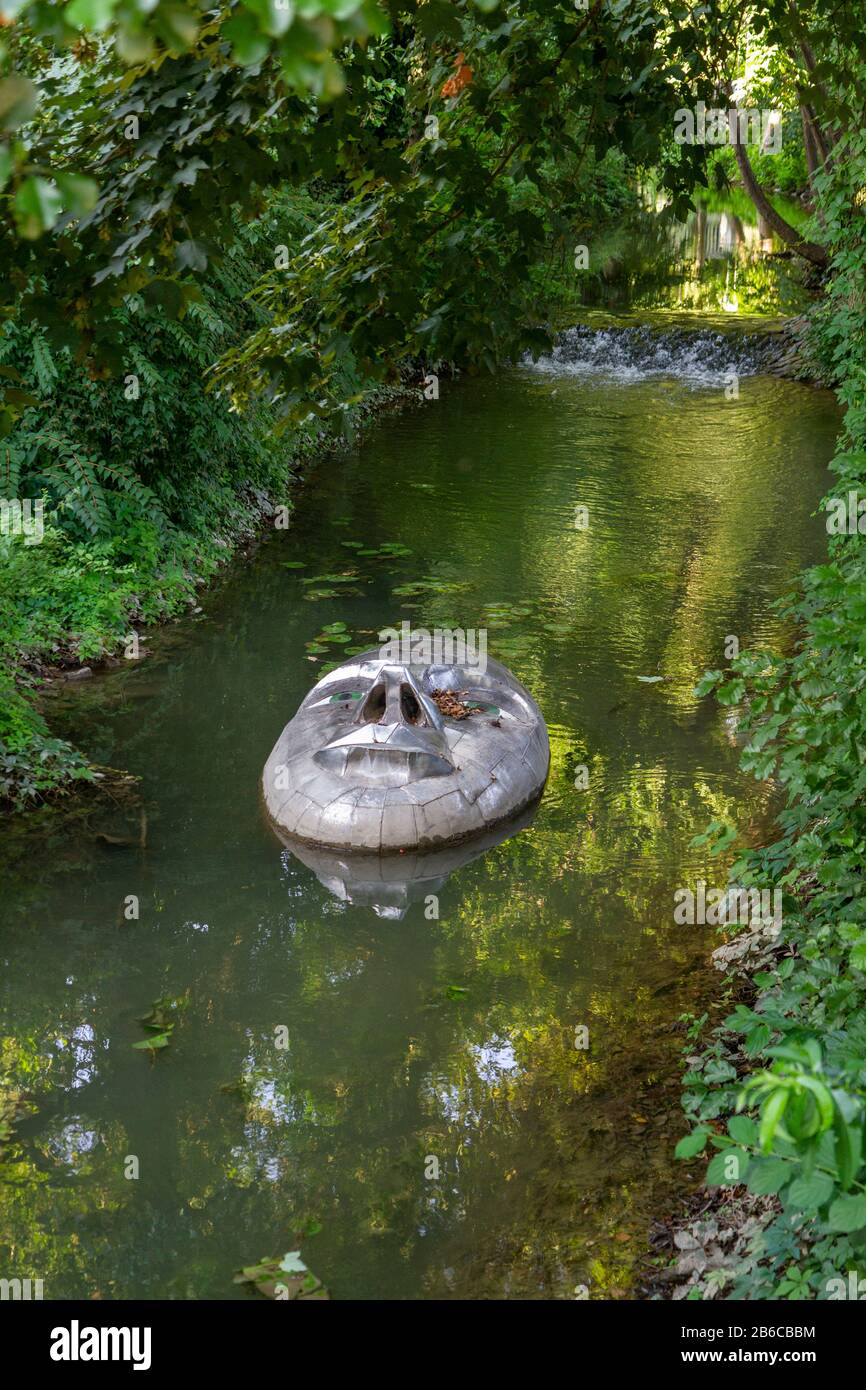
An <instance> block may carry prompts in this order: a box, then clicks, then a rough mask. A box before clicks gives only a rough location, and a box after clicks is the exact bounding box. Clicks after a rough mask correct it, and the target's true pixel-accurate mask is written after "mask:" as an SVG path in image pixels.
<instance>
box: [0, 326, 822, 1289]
mask: <svg viewBox="0 0 866 1390" xmlns="http://www.w3.org/2000/svg"><path fill="white" fill-rule="evenodd" d="M601 356H602V358H604V357H605V354H604V353H602V354H601ZM621 356H622V355H621V354H620V355H619V356H617V355H616V354H614V358H615V360H613V361H608V365H607V367H605V365H604V362H603V361H602V362H601V364H599V362H595V363H594V364H592V366H591V367H587V366H585V365H581V362H580V360H575V361H566V362H559V363H556V362H548V363H546V364H542V366H541V368H540V369H539V368H529V367H518V368H515V369H513V370H512V371H510V372H508V373H505V374H503V375H502V376H500V377H499V378H497V379H495V380H494V379H488V380H477V381H465V382H456V383H447V382H445V383H443V385H442V394H441V398H440V399H439V400H438V401H431V402H428V403H425V404H424V405H421V406H418V407H417V408H412V409H410V410H407V411H404V412H402V413H400V414H396V415H392V416H390V417H386V418H384V419H382V420H381V421H380V422H379V423H378V424H377V425H376V426H375V427H374V428H373V430H372V431H371V433H370V434H369V435H368V436H367V438H366V439H365V441H364V442H363V443H362V444H361V445H360V446H359V447H358V448H357V449H356V450H355V451H353V452H349V453H347V454H345V455H342V456H338V457H332V458H328V459H324V460H322V461H321V462H320V463H319V464H318V465H317V466H315V467H314V468H312V469H311V470H310V471H309V472H308V474H307V476H306V478H305V480H304V483H303V484H302V486H301V487H300V488H299V490H298V493H297V496H296V510H295V515H294V520H293V525H292V528H291V529H290V530H289V531H288V532H280V533H277V534H274V535H273V536H272V537H271V538H270V539H268V540H266V541H265V542H264V543H263V544H262V545H261V546H260V547H259V548H258V549H257V551H256V553H255V555H254V556H253V557H252V558H251V559H249V560H247V561H238V562H236V563H234V564H233V565H232V566H231V568H230V570H229V572H228V574H227V575H226V577H225V578H224V579H223V580H222V581H221V583H220V584H219V585H218V586H217V588H216V589H214V590H213V591H211V592H210V593H208V594H206V595H205V596H204V597H203V598H202V600H201V602H202V606H203V611H202V612H201V613H200V614H198V615H197V616H191V617H190V618H189V619H186V620H184V621H182V622H180V623H178V624H175V625H173V626H172V627H170V628H168V629H166V630H164V631H163V632H161V633H155V634H153V635H152V636H151V639H150V641H149V643H148V644H147V647H148V650H149V653H150V654H149V655H148V656H147V658H146V659H145V660H143V661H140V662H138V663H134V662H127V663H124V664H123V666H122V668H121V669H119V670H116V671H112V672H108V673H106V674H105V675H103V676H99V677H97V678H96V679H94V680H93V681H91V682H89V683H87V685H83V686H77V687H74V688H67V689H65V690H63V691H62V692H60V693H58V694H57V695H56V696H55V697H54V702H53V705H52V706H51V707H50V713H51V717H52V719H53V721H54V723H55V727H57V728H58V731H59V732H62V733H63V734H64V735H65V736H69V737H73V738H74V739H75V740H76V742H77V743H78V744H79V746H81V747H82V748H83V749H84V750H85V751H86V752H87V753H88V755H90V756H91V757H92V758H94V759H95V760H97V761H99V762H101V763H104V764H108V765H111V766H114V767H122V768H126V769H128V770H129V771H131V772H132V773H135V774H137V776H138V777H140V779H141V781H140V784H139V786H138V790H137V792H136V793H134V794H133V796H132V799H131V804H130V805H128V806H127V805H124V806H123V807H122V808H121V807H120V806H118V808H117V809H116V810H115V811H113V812H112V811H109V810H107V809H106V807H105V806H103V805H101V804H100V806H99V808H98V809H93V808H92V807H91V808H90V809H86V810H83V811H81V812H79V813H78V814H77V816H76V817H74V818H73V819H72V820H71V821H70V819H69V818H68V817H67V816H62V815H61V816H57V815H54V814H52V815H50V816H48V817H46V818H43V819H38V820H37V821H36V822H32V823H28V824H26V825H24V826H23V827H22V826H19V827H17V829H16V830H15V831H14V832H13V831H12V830H10V831H9V832H8V834H7V845H6V851H7V852H6V859H7V861H8V862H7V865H6V868H5V870H4V879H5V882H4V888H3V894H2V907H0V916H2V931H0V953H2V954H0V961H2V982H0V1040H2V1054H0V1055H2V1064H3V1071H4V1072H5V1074H6V1076H7V1078H8V1079H11V1080H12V1081H13V1082H14V1083H15V1084H18V1085H20V1086H22V1087H24V1088H25V1089H26V1090H27V1092H28V1093H29V1096H30V1097H31V1099H32V1102H33V1105H34V1106H35V1109H34V1110H33V1111H32V1112H31V1113H30V1114H29V1115H27V1116H25V1117H24V1119H23V1120H22V1121H21V1122H20V1124H19V1125H18V1128H17V1133H16V1137H15V1140H14V1142H13V1143H12V1145H11V1146H10V1147H9V1149H8V1150H7V1162H6V1165H5V1168H4V1170H3V1181H2V1183H0V1257H2V1258H0V1264H2V1267H3V1270H4V1273H5V1272H7V1271H8V1273H9V1275H10V1276H11V1275H13V1274H14V1275H18V1276H19V1277H22V1278H23V1277H27V1276H30V1277H34V1278H42V1279H43V1280H44V1286H45V1297H46V1298H59V1297H64V1296H72V1297H79V1298H89V1297H94V1296H97V1297H102V1298H113V1297H124V1298H125V1297H144V1298H160V1297H180V1298H200V1297H214V1298H232V1297H248V1296H249V1295H248V1294H247V1292H246V1291H245V1290H244V1289H243V1288H241V1287H238V1286H236V1285H233V1283H232V1277H233V1274H234V1272H235V1271H236V1270H237V1269H238V1268H239V1267H240V1266H242V1265H245V1264H249V1263H250V1262H251V1261H253V1260H255V1259H257V1258H259V1257H263V1256H272V1255H281V1254H283V1253H284V1252H286V1251H289V1250H296V1249H300V1250H301V1253H302V1257H303V1259H304V1260H305V1261H306V1263H307V1264H308V1266H309V1267H310V1268H311V1269H313V1270H314V1271H315V1273H316V1274H317V1275H318V1276H319V1277H320V1278H321V1279H322V1280H324V1282H325V1284H326V1285H327V1286H328V1287H329V1289H330V1290H331V1292H332V1295H333V1296H335V1297H338V1298H339V1297H344V1298H345V1297H353V1298H369V1299H384V1298H422V1297H445V1298H478V1297H519V1298H569V1297H573V1296H574V1289H575V1286H578V1285H580V1284H586V1285H587V1286H588V1287H589V1289H590V1293H591V1296H599V1295H603V1294H610V1293H613V1294H614V1296H618V1295H622V1296H631V1291H632V1290H633V1287H634V1285H633V1266H634V1261H635V1259H636V1257H638V1256H640V1254H641V1252H642V1251H643V1250H644V1248H645V1245H646V1239H647V1233H648V1230H649V1228H650V1224H651V1222H652V1220H653V1218H654V1216H656V1215H657V1214H658V1213H659V1212H662V1211H664V1209H665V1204H666V1203H668V1202H670V1201H671V1200H672V1199H673V1197H674V1196H675V1194H676V1193H677V1192H678V1191H681V1190H682V1188H683V1186H684V1185H685V1186H688V1185H689V1183H690V1182H691V1183H692V1184H693V1185H697V1183H698V1181H699V1180H700V1177H701V1171H700V1164H696V1165H686V1167H685V1172H684V1171H683V1165H682V1164H679V1165H675V1164H674V1162H673V1160H672V1158H671V1152H672V1149H673V1145H674V1143H675V1141H676V1139H677V1138H678V1137H679V1136H680V1134H681V1133H682V1130H683V1128H684V1126H683V1122H682V1118H681V1115H680V1111H679V1106H678V1080H679V1076H680V1073H681V1067H680V1063H679V1060H678V1055H679V1049H680V1048H681V1046H682V1034H681V1032H679V1031H677V1026H676V1023H677V1019H678V1017H679V1016H680V1015H681V1014H682V1013H683V1012H684V1011H689V1010H697V1011H700V1008H701V1005H702V1002H703V1001H705V1000H706V999H707V998H709V997H711V995H712V991H713V989H714V987H715V980H714V978H713V971H712V970H711V968H710V966H709V964H708V953H709V950H710V949H711V946H712V944H713V936H712V928H707V927H682V926H677V925H675V924H674V920H673V894H674V891H675V889H676V888H677V887H679V886H687V885H689V884H693V883H694V880H695V879H696V878H697V877H698V876H703V877H705V878H706V879H707V880H708V881H709V882H710V883H711V884H721V883H723V881H724V870H725V864H724V862H720V861H718V860H714V859H711V858H709V857H708V856H707V854H706V852H705V850H703V849H695V848H690V847H689V845H690V840H691V839H692V837H693V836H694V835H695V834H697V833H698V832H700V831H701V830H702V829H703V828H704V827H705V825H706V823H707V822H708V821H710V820H711V819H714V818H720V819H726V820H729V821H731V822H733V823H735V824H736V825H737V826H738V827H739V828H740V830H741V832H742V834H743V836H744V837H745V838H746V839H749V840H752V841H757V840H760V839H761V837H762V836H763V837H766V836H767V834H768V833H769V825H770V820H771V816H772V811H773V803H772V796H771V791H770V790H769V789H768V787H767V786H766V784H757V783H755V782H753V781H750V780H749V779H747V778H746V777H745V776H744V775H743V774H741V773H740V772H738V770H737V759H738V746H737V740H736V737H735V734H734V732H733V723H732V721H731V719H730V718H729V717H726V715H725V714H724V713H723V712H722V711H720V710H719V709H718V708H717V707H715V706H713V705H712V704H711V703H709V702H707V701H702V702H699V701H697V700H696V699H695V698H694V696H693V694H692V689H693V686H694V684H695V682H696V680H697V679H698V678H699V676H700V675H701V673H702V672H703V670H704V669H705V668H707V667H716V666H722V665H724V664H725V656H724V650H723V648H724V643H725V639H726V637H727V636H728V635H729V634H735V635H736V636H737V637H738V638H739V640H740V642H741V643H743V644H745V643H747V642H763V643H774V642H778V641H780V640H783V638H784V636H785V633H784V628H783V626H782V625H781V620H780V619H779V618H778V617H777V615H776V614H775V613H774V611H773V608H772V604H773V601H774V600H775V599H776V598H777V597H778V596H779V595H780V594H782V593H783V592H784V591H785V589H786V587H787V586H788V585H789V583H790V581H791V580H792V579H793V578H794V576H795V575H796V573H797V572H798V571H799V570H800V569H801V568H802V567H803V566H805V565H806V564H808V563H810V562H811V561H814V560H816V559H818V558H819V556H820V554H821V551H822V545H823V537H822V521H821V519H820V517H817V516H815V515H814V511H815V506H816V503H817V500H818V498H819V497H820V495H821V494H822V492H823V490H824V488H825V483H826V471H825V470H826V465H827V462H828V460H829V458H830V456H831V453H832V446H833V438H834V434H835V432H836V430H837V427H838V412H837V408H836V406H835V403H834V401H833V398H832V397H831V396H830V395H829V394H828V393H825V392H820V391H816V390H814V389H812V388H810V387H805V386H800V385H795V384H791V383H787V382H783V381H779V380H775V379H771V378H768V377H745V376H744V377H743V378H742V379H741V381H740V392H739V398H738V399H731V400H729V399H726V396H725V392H724V389H723V387H722V385H721V384H720V382H719V381H718V380H716V379H714V378H713V375H712V373H710V372H707V373H705V374H704V375H703V376H702V375H701V373H700V372H698V373H697V374H696V373H695V371H694V370H693V368H694V363H692V368H690V369H689V371H686V373H685V374H683V373H682V372H681V371H678V370H677V369H676V364H675V363H674V364H672V365H671V368H670V370H667V371H659V372H653V371H649V372H648V371H647V370H645V368H634V369H630V368H629V367H628V365H627V363H625V364H624V362H623V360H621ZM608 357H609V354H608ZM581 506H585V507H586V508H587V509H588V515H589V527H588V529H586V530H581V529H578V528H576V527H575V508H577V507H581ZM404 618H408V619H409V620H411V621H412V623H413V624H415V625H419V624H423V625H425V626H427V627H433V626H453V627H457V626H460V627H466V626H468V627H472V628H479V627H481V628H485V629H486V630H487V634H488V637H487V641H488V650H489V654H490V655H491V656H494V657H497V658H499V659H501V660H504V661H505V662H506V663H507V664H508V665H509V666H511V667H512V668H513V670H514V671H515V673H516V674H517V675H518V676H519V678H520V679H521V680H522V681H523V682H524V683H525V684H526V685H527V686H528V688H529V689H530V691H531V692H532V694H533V695H534V696H535V698H536V700H537V701H538V703H539V704H540V706H541V709H542V711H543V713H544V715H545V718H546V720H547V723H548V727H549V731H550V737H551V746H552V765H551V771H550V778H549V782H548V786H547V789H546V792H545V795H544V798H543V800H542V802H541V805H540V808H539V810H538V812H537V814H536V815H535V818H534V820H533V821H532V823H531V825H529V826H528V827H526V828H524V829H522V830H521V831H520V832H519V833H517V834H515V835H514V836H513V837H512V838H510V839H508V840H505V841H504V842H502V843H500V844H499V845H496V846H493V847H492V848H490V849H488V851H487V852H486V853H485V854H483V855H481V856H480V857H478V858H476V859H475V860H473V861H471V862H468V863H466V864H465V865H464V866H463V867H459V868H457V869H456V870H455V872H453V873H452V874H451V876H450V877H448V878H447V879H446V881H445V882H444V883H443V884H442V886H441V888H440V890H439V894H438V897H439V915H438V918H436V917H431V916H430V915H427V914H425V908H424V904H423V903H418V904H414V905H411V906H409V908H408V909H407V911H406V912H405V913H404V914H403V915H402V916H400V917H398V916H393V915H391V916H388V915H379V914H377V913H376V912H375V911H374V910H372V909H371V907H370V906H357V905H353V904H352V903H347V902H346V901H343V900H341V899H340V898H339V897H338V896H335V895H334V893H332V892H331V891H329V889H328V888H327V887H326V886H325V885H324V884H323V883H322V882H320V880H319V879H318V878H317V876H316V875H315V873H313V872H312V871H311V870H310V869H309V868H307V867H305V866H304V865H303V864H302V863H300V862H299V861H298V860H297V859H296V858H295V857H294V856H293V855H292V854H291V853H290V852H289V851H288V850H286V849H284V848H283V847H282V846H281V844H280V843H279V841H278V840H277V839H276V838H275V836H274V835H273V833H272V832H271V830H270V829H269V827H268V825H267V824H266V822H265V820H264V818H263V814H262V810H261V806H260V797H259V779H260V775H261V769H262V766H263V764H264V761H265V758H266V757H267V754H268V752H269V750H270V748H271V746H272V744H273V742H274V740H275V739H276V737H277V735H278V733H279V731H280V729H281V728H282V726H283V724H284V723H285V722H286V721H287V720H288V719H289V718H290V716H291V715H292V714H293V712H294V710H295V708H296V707H297V705H298V703H299V701H300V700H301V698H302V697H303V695H304V694H305V693H306V691H307V689H308V688H309V686H310V685H311V684H312V683H313V681H314V680H315V679H316V678H317V677H318V675H319V674H320V673H321V671H322V669H323V667H324V665H326V664H327V663H328V662H329V661H332V660H336V659H339V656H340V654H341V653H342V652H344V651H345V650H346V648H347V647H348V648H349V649H350V650H351V648H352V647H353V646H356V645H357V646H359V647H364V646H368V645H371V644H373V643H375V641H376V633H377V631H378V630H379V629H380V628H381V627H383V626H386V625H390V624H394V625H399V623H400V621H401V620H402V619H404ZM340 625H344V626H340ZM328 627H329V628H330V629H331V630H330V631H329V632H325V631H323V629H325V628H328ZM649 676H664V677H665V679H664V680H663V681H647V680H641V679H640V677H649ZM581 767H585V768H586V770H587V778H588V784H587V785H586V787H585V788H582V787H576V786H575V779H576V776H577V780H578V781H580V780H581V779H580V776H579V775H578V774H577V769H579V768H581ZM106 836H107V837H109V838H106ZM129 895H135V896H136V897H137V898H138V900H139V916H138V918H137V919H134V918H133V919H130V918H128V917H127V916H126V915H125V912H124V906H125V903H126V902H127V899H128V897H129ZM164 997H170V998H172V999H175V1000H180V1001H181V1004H180V1006H179V1007H177V1008H176V1009H175V1010H174V1011H173V1013H172V1017H173V1018H175V1019H176V1027H175V1028H174V1031H173V1033H172V1036H171V1041H170V1045H169V1046H168V1047H166V1048H164V1049H163V1050H162V1051H161V1052H159V1053H158V1054H151V1053H149V1052H148V1051H146V1050H141V1049H137V1048H135V1047H134V1044H135V1043H138V1042H140V1041H141V1040H142V1038H143V1037H144V1036H145V1034H144V1029H143V1027H142V1024H141V1022H140V1019H141V1017H142V1015H145V1014H146V1013H147V1012H148V1010H149V1009H150V1008H151V1006H152V1005H153V1003H154V1001H155V1000H158V999H160V998H164ZM581 1028H586V1029H588V1042H589V1045H588V1047H583V1046H581V1045H576V1044H577V1043H578V1039H579V1038H581V1037H582V1036H583V1035H582V1034H580V1031H579V1030H580V1029H581ZM281 1029H282V1030H284V1031H283V1032H281V1033H279V1034H278V1033H277V1032H276V1031H275V1030H281ZM278 1038H279V1040H280V1041H281V1042H284V1043H285V1045H284V1046H278V1045H277V1040H278ZM130 1156H134V1157H135V1158H136V1159H137V1160H138V1163H137V1168H138V1176H137V1177H129V1176H127V1173H128V1172H129V1171H130V1166H131V1165H130V1163H129V1158H130ZM132 1166H133V1167H134V1166H135V1165H132ZM437 1171H438V1176H437V1175H436V1174H437Z"/></svg>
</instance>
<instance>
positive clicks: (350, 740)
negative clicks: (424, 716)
mask: <svg viewBox="0 0 866 1390" xmlns="http://www.w3.org/2000/svg"><path fill="white" fill-rule="evenodd" d="M431 735H432V736H431ZM315 761H316V762H317V763H319V765H320V766H321V767H326V768H328V770H329V771H330V772H336V773H338V774H339V775H341V776H349V775H351V774H361V775H363V774H365V773H366V774H368V775H370V776H371V777H372V776H374V775H375V773H376V770H377V769H378V770H380V771H381V770H382V765H383V764H385V765H387V767H388V768H389V770H390V771H391V772H400V771H402V772H403V773H404V774H405V778H406V780H407V781H414V780H416V779H418V778H421V777H443V776H448V775H449V774H450V773H452V772H454V770H455V769H454V763H453V762H452V761H451V759H450V757H448V753H447V744H446V742H445V740H444V739H441V741H440V738H439V736H438V731H436V730H427V729H424V728H418V727H413V726H411V725H406V724H364V725H361V726H360V727H358V728H356V729H353V730H352V731H351V733H348V734H345V735H344V736H343V737H342V738H336V739H334V740H333V742H331V743H329V744H327V745H326V747H324V748H322V749H320V750H319V752H318V753H316V754H315Z"/></svg>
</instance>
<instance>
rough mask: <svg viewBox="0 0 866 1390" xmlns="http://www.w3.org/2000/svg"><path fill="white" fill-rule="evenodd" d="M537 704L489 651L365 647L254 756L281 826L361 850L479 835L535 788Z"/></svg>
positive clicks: (415, 846) (541, 776)
mask: <svg viewBox="0 0 866 1390" xmlns="http://www.w3.org/2000/svg"><path fill="white" fill-rule="evenodd" d="M549 762H550V746H549V743H548V739H547V729H546V728H545V724H544V720H543V718H542V716H541V712H540V710H539V709H538V706H537V705H536V703H535V701H534V700H533V699H532V697H531V695H529V694H528V693H527V691H526V690H524V688H523V686H522V685H521V684H520V683H519V681H517V680H515V678H514V677H513V676H512V675H511V673H510V672H509V671H507V670H506V668H505V667H504V666H501V665H500V664H499V662H497V661H486V662H485V666H484V669H483V670H482V669H480V668H479V667H473V666H469V665H467V666H455V665H422V664H418V665H414V664H411V663H410V664H402V663H400V662H395V661H392V660H386V659H383V658H382V654H381V652H380V651H379V650H378V649H377V650H373V651H369V652H365V653H364V654H363V655H362V656H359V657H357V658H356V659H355V660H354V661H351V662H347V663H346V665H344V666H341V667H339V668H338V669H337V670H335V671H332V672H331V673H330V674H329V675H327V676H325V677H324V678H323V679H322V680H321V681H319V683H318V685H316V686H314V688H313V689H312V690H311V691H310V693H309V695H308V696H307V698H306V699H305V700H304V701H303V703H302V704H301V707H300V709H299V710H298V712H297V714H296V715H295V717H294V719H292V720H290V722H289V723H288V724H287V725H286V727H285V729H284V730H283V732H282V733H281V734H280V737H279V738H278V739H277V742H276V744H275V745H274V748H273V749H272V751H271V755H270V757H269V758H268V761H267V763H266V764H265V770H264V774H263V777H262V784H263V789H264V797H265V806H266V808H267V811H268V814H269V816H270V817H271V819H272V820H273V821H274V823H275V826H276V828H277V829H278V831H279V832H280V834H281V836H288V837H290V839H298V840H301V841H305V842H306V843H308V844H312V845H316V846H322V847H324V848H328V849H337V850H344V851H345V850H355V851H358V852H366V853H373V854H376V853H382V852H387V851H398V850H402V851H406V850H428V849H433V848H439V847H441V846H443V845H449V844H454V843H456V842H458V841H460V840H464V839H467V838H468V837H469V836H474V835H478V834H482V833H483V832H486V831H489V830H490V829H491V828H492V827H494V826H497V825H499V824H500V823H501V822H503V821H506V820H508V819H509V818H511V817H514V816H516V815H517V814H518V812H520V811H521V810H522V809H523V808H524V807H526V806H528V805H529V804H530V803H531V802H532V801H533V800H534V799H535V798H536V797H537V796H538V795H539V794H540V792H541V790H542V788H543V786H544V783H545V779H546V777H547V770H548V766H549Z"/></svg>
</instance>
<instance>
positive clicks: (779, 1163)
mask: <svg viewBox="0 0 866 1390" xmlns="http://www.w3.org/2000/svg"><path fill="white" fill-rule="evenodd" d="M793 1172H794V1168H793V1166H792V1165H791V1164H790V1163H785V1162H783V1160H782V1159H781V1158H756V1159H753V1161H752V1166H751V1168H750V1169H749V1176H748V1180H747V1183H746V1185H747V1187H748V1189H749V1191H750V1192H752V1193H754V1195H755V1196H756V1197H769V1196H773V1195H775V1193H777V1192H781V1190H782V1188H783V1187H784V1186H785V1183H786V1182H788V1181H789V1179H790V1177H791V1175H792V1173H793Z"/></svg>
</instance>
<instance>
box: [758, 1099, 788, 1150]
mask: <svg viewBox="0 0 866 1390" xmlns="http://www.w3.org/2000/svg"><path fill="white" fill-rule="evenodd" d="M790 1098H791V1092H790V1091H788V1090H782V1089H780V1090H777V1091H774V1092H773V1093H772V1095H771V1096H770V1098H769V1100H767V1101H765V1102H764V1105H763V1108H762V1110H761V1128H760V1132H759V1135H758V1140H759V1143H760V1145H761V1148H762V1149H763V1151H764V1153H769V1152H770V1150H771V1149H772V1147H773V1136H774V1135H775V1133H776V1130H777V1129H778V1127H779V1125H780V1123H781V1120H782V1116H783V1115H784V1113H785V1111H786V1109H787V1108H788V1101H789V1100H790Z"/></svg>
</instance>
